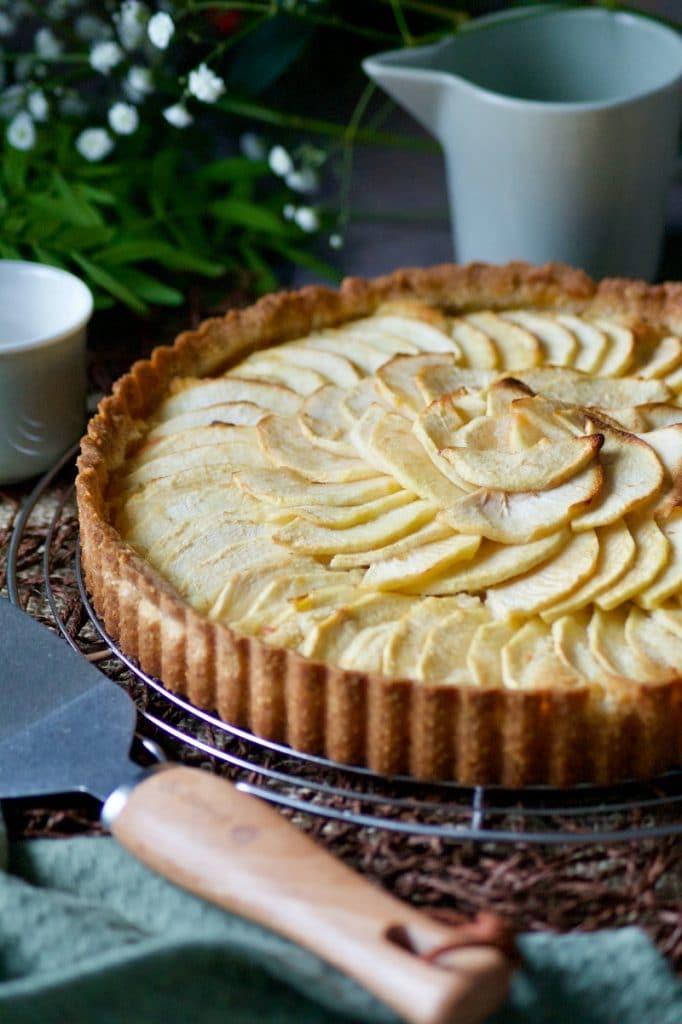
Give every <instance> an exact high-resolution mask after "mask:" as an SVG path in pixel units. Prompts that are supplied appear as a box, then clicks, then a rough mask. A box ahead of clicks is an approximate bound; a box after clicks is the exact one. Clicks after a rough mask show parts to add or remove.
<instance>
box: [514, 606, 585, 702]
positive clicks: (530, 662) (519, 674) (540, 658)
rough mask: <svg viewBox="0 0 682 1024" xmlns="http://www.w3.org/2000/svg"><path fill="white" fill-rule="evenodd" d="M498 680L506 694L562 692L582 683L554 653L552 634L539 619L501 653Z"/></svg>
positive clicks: (582, 680) (528, 624)
mask: <svg viewBox="0 0 682 1024" xmlns="http://www.w3.org/2000/svg"><path fill="white" fill-rule="evenodd" d="M501 661H502V678H503V680H504V685H505V686H506V687H508V688H509V689H510V690H545V689H550V688H551V689H552V690H556V689H562V688H563V689H566V688H572V687H576V686H581V685H583V684H584V682H585V680H584V679H583V678H582V676H580V675H578V673H577V672H576V671H575V669H573V668H571V667H569V666H568V665H567V664H566V662H565V661H563V660H562V659H561V658H560V657H559V656H558V655H557V653H556V650H555V646H554V637H553V636H552V631H551V629H550V628H549V626H547V625H546V624H545V623H544V622H541V621H540V619H531V620H530V622H526V623H525V624H524V625H523V626H521V628H520V629H519V630H517V631H516V632H515V634H514V636H513V637H512V638H511V639H510V640H508V641H507V643H506V644H505V645H504V647H503V648H502V652H501Z"/></svg>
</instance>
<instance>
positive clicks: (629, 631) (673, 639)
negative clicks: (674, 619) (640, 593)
mask: <svg viewBox="0 0 682 1024" xmlns="http://www.w3.org/2000/svg"><path fill="white" fill-rule="evenodd" d="M625 639H626V641H627V643H628V645H629V646H630V648H631V649H632V650H633V651H634V652H635V654H636V655H637V656H638V657H639V658H641V659H643V660H644V661H645V662H646V661H649V662H652V663H653V664H654V665H657V666H658V667H659V669H661V670H662V671H663V672H665V673H669V674H670V675H680V674H682V637H680V636H678V635H677V634H675V633H671V632H670V630H668V629H666V628H665V626H664V625H663V624H662V623H661V621H660V620H657V619H654V618H652V616H651V615H647V614H646V613H645V612H643V611H641V610H640V609H639V608H631V609H630V612H629V613H628V617H627V619H626V620H625Z"/></svg>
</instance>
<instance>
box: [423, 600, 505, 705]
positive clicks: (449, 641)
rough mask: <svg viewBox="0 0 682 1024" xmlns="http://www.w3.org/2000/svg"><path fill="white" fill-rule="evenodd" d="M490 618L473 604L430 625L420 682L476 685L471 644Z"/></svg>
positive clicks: (483, 610) (424, 648)
mask: <svg viewBox="0 0 682 1024" xmlns="http://www.w3.org/2000/svg"><path fill="white" fill-rule="evenodd" d="M488 619H489V615H488V612H487V611H486V609H485V608H484V607H483V606H482V605H480V604H478V603H473V602H472V604H471V606H470V607H466V608H459V609H457V610H456V611H454V612H451V613H450V615H446V616H445V618H443V619H441V620H440V621H439V622H436V623H435V625H433V626H431V628H430V629H429V631H428V633H427V634H426V636H425V637H424V641H423V649H422V653H421V656H420V658H419V661H418V663H417V671H416V676H417V679H423V680H424V681H425V682H429V683H458V684H463V685H471V684H473V678H472V676H471V672H470V671H469V668H468V666H467V661H466V659H467V654H468V651H469V645H470V644H471V641H472V639H473V637H474V634H475V632H476V630H477V628H478V627H479V626H480V625H481V623H482V622H486V621H487V620H488Z"/></svg>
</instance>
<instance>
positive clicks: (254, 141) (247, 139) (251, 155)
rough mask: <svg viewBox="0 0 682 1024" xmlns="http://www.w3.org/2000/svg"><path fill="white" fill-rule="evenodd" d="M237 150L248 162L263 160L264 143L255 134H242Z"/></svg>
mask: <svg viewBox="0 0 682 1024" xmlns="http://www.w3.org/2000/svg"><path fill="white" fill-rule="evenodd" d="M239 148H240V149H241V151H242V153H243V154H244V156H245V157H247V158H248V159H249V160H264V159H265V152H266V150H265V143H264V142H263V140H262V139H261V137H260V135H257V134H256V132H244V134H243V135H240V136H239Z"/></svg>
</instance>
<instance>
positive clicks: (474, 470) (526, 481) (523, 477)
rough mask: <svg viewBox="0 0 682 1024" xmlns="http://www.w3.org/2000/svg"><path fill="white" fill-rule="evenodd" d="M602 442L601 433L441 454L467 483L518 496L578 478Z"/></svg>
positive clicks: (446, 449)
mask: <svg viewBox="0 0 682 1024" xmlns="http://www.w3.org/2000/svg"><path fill="white" fill-rule="evenodd" d="M602 442H603V437H602V436H601V434H593V435H591V436H590V437H572V438H569V439H568V440H566V441H556V442H551V441H547V440H545V439H543V440H540V441H538V442H537V444H534V445H533V446H532V447H530V448H526V449H524V450H522V451H519V452H508V451H507V452H505V451H494V450H493V449H486V448H469V447H462V448H443V449H442V450H441V455H442V456H443V458H445V459H446V460H447V461H448V462H450V463H451V464H452V465H453V466H454V467H455V469H456V471H457V474H458V475H459V476H461V477H462V479H464V480H466V481H467V483H470V484H473V485H474V486H475V487H488V488H492V489H495V490H500V491H505V492H507V493H510V494H515V493H516V492H518V491H538V490H541V489H547V490H549V489H551V488H552V487H556V486H557V484H560V483H563V482H564V481H565V480H568V479H569V477H573V476H575V474H576V473H578V472H579V471H580V470H581V469H582V468H583V467H584V466H586V465H587V463H588V462H590V461H591V460H592V459H594V458H595V456H596V455H597V452H598V451H599V449H600V448H601V446H602ZM647 497H648V495H647Z"/></svg>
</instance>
